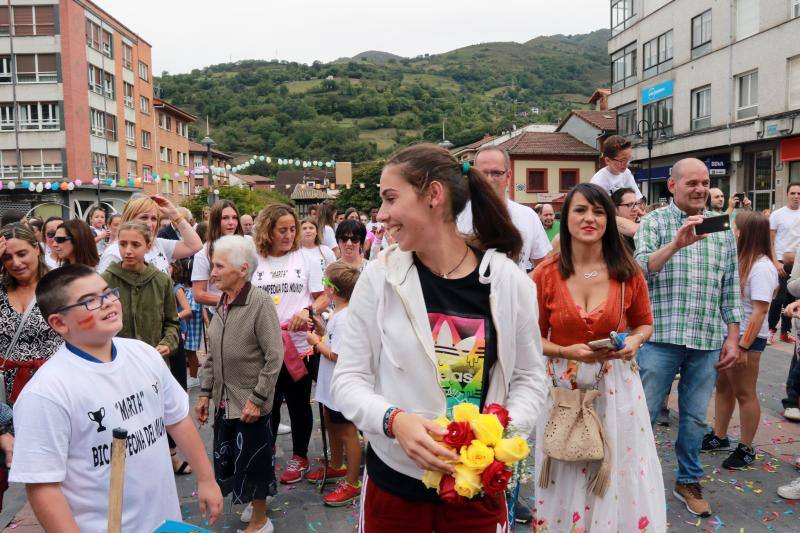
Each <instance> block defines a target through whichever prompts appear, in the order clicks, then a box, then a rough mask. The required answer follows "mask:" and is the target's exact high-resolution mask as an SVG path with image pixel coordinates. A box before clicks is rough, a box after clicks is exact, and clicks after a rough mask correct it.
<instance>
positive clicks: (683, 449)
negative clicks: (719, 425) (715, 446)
mask: <svg viewBox="0 0 800 533" xmlns="http://www.w3.org/2000/svg"><path fill="white" fill-rule="evenodd" d="M637 358H638V362H639V367H640V375H641V378H642V386H643V388H644V394H645V399H646V401H647V409H648V411H650V423H651V424H653V425H655V423H656V419H657V418H658V413H659V411H660V410H661V406H662V405H663V404H664V398H666V397H667V394H669V392H670V390H671V388H672V381H673V380H674V379H675V374H677V373H679V372H680V375H681V379H680V381H679V383H678V409H679V424H678V439H677V441H676V443H675V455H676V457H677V458H678V478H677V480H676V481H677V483H678V484H682V485H685V484H689V483H699V482H700V479H701V478H702V477H703V466H702V465H701V464H700V447H701V445H702V443H703V435H705V434H706V432H707V429H708V425H707V423H706V411H707V409H708V402H709V400H710V399H711V393H712V392H713V391H714V385H715V384H716V382H717V370H716V368H714V365H715V364H716V363H717V362H718V361H719V350H694V349H691V348H686V347H685V346H678V345H676V344H667V343H660V342H648V343H646V344H644V346H642V347H641V348H640V349H639V353H638V356H637Z"/></svg>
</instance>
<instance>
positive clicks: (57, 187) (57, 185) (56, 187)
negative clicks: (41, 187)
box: [50, 181, 60, 191]
mask: <svg viewBox="0 0 800 533" xmlns="http://www.w3.org/2000/svg"><path fill="white" fill-rule="evenodd" d="M59 188H60V185H59V184H58V183H56V182H55V181H54V182H53V183H51V184H50V189H52V190H54V191H57V190H58V189H59Z"/></svg>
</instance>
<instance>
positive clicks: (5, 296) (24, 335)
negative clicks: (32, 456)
mask: <svg viewBox="0 0 800 533" xmlns="http://www.w3.org/2000/svg"><path fill="white" fill-rule="evenodd" d="M48 270H49V269H48V268H47V265H46V264H45V263H44V255H43V254H42V250H41V246H40V245H39V242H38V240H37V239H36V237H35V236H34V234H33V232H31V231H30V229H28V228H26V227H25V226H23V225H22V224H9V225H8V226H5V227H3V228H2V230H0V368H2V369H3V378H4V381H3V383H0V386H2V387H3V391H2V392H3V394H2V396H3V398H5V400H4V401H3V402H0V403H6V404H8V405H11V406H13V404H14V402H15V401H16V399H17V395H19V393H20V392H21V391H22V388H23V387H24V386H25V384H26V383H27V382H28V381H29V380H30V378H31V377H32V376H33V374H34V372H35V371H36V369H37V368H39V367H40V366H42V365H43V364H44V362H45V361H47V360H48V359H49V358H50V356H51V355H53V354H54V353H55V352H56V350H58V348H59V347H60V346H61V344H62V343H63V342H64V340H63V339H62V338H61V336H60V335H59V334H58V333H56V332H55V331H53V330H52V329H51V328H50V327H48V325H47V322H46V321H45V320H44V318H43V317H42V313H41V311H40V310H39V306H38V305H36V298H35V295H36V285H37V284H38V283H39V280H40V279H41V278H42V276H44V275H45V274H46V273H47V271H48ZM10 427H11V421H10V420H9V422H8V423H7V424H4V425H3V430H2V432H0V450H2V452H4V453H5V463H4V464H0V509H2V499H3V493H4V492H5V491H6V489H7V488H8V470H7V468H6V467H7V465H8V464H9V463H10V462H11V458H12V448H13V444H14V437H13V435H12V433H11V431H10Z"/></svg>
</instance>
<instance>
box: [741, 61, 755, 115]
mask: <svg viewBox="0 0 800 533" xmlns="http://www.w3.org/2000/svg"><path fill="white" fill-rule="evenodd" d="M756 115H758V71H757V70H754V71H752V72H747V73H745V74H741V75H739V76H737V77H736V120H742V119H746V118H752V117H755V116H756Z"/></svg>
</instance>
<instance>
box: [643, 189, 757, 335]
mask: <svg viewBox="0 0 800 533" xmlns="http://www.w3.org/2000/svg"><path fill="white" fill-rule="evenodd" d="M712 214H713V213H711V212H710V211H706V212H704V213H703V215H704V216H711V215H712ZM687 216H688V215H687V214H686V213H684V212H683V211H681V210H680V209H679V208H678V207H677V206H676V205H675V204H674V203H672V204H670V205H668V206H667V207H662V208H661V209H657V210H655V211H653V212H652V213H649V214H648V215H647V216H645V217H644V218H643V219H642V222H641V224H639V230H638V231H637V232H636V237H635V238H636V253H635V258H636V261H637V262H638V263H639V266H641V268H642V270H644V273H645V277H646V278H647V288H648V289H649V291H650V300H651V302H652V307H653V318H654V322H653V336H652V337H651V338H650V341H652V342H664V343H669V344H675V345H678V346H685V347H687V348H691V349H694V350H718V349H720V348H721V346H722V343H723V342H724V341H725V337H726V336H727V325H728V324H733V323H739V322H741V321H742V302H741V295H740V292H739V291H740V288H739V269H738V259H737V256H736V241H735V239H734V236H733V232H732V231H721V232H718V233H712V234H710V235H708V237H707V238H706V239H704V240H702V241H699V242H696V243H694V244H692V245H690V246H687V247H685V248H682V249H680V250H678V252H677V253H676V254H675V255H673V256H672V257H671V258H670V260H669V261H668V262H667V264H666V265H664V268H662V269H661V271H660V272H649V271H648V268H647V264H648V262H649V261H650V254H652V253H653V252H656V251H657V250H659V249H660V248H662V247H663V246H665V245H667V244H669V243H670V242H672V240H673V239H674V238H675V234H676V233H677V232H678V230H679V229H680V227H681V226H682V225H683V224H684V222H685V221H686V217H687Z"/></svg>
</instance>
